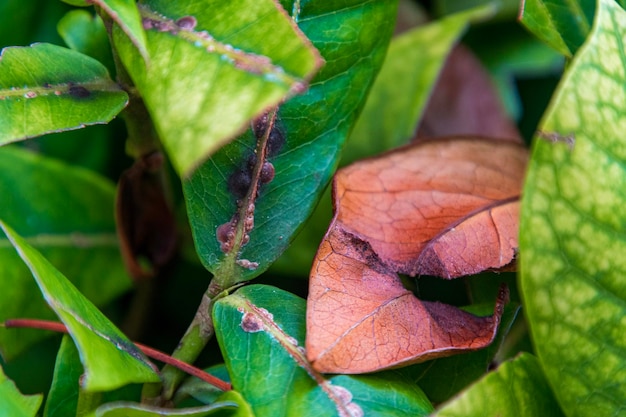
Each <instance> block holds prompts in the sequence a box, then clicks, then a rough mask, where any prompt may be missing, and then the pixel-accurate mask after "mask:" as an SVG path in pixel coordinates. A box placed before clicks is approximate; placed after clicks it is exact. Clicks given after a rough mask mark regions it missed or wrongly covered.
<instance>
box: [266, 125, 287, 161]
mask: <svg viewBox="0 0 626 417" xmlns="http://www.w3.org/2000/svg"><path fill="white" fill-rule="evenodd" d="M284 144H285V135H284V133H283V131H282V129H281V128H280V126H278V123H277V122H274V128H273V129H272V131H271V132H270V135H269V137H268V138H267V151H266V153H267V156H275V155H276V154H278V152H279V151H280V149H281V148H282V147H283V145H284Z"/></svg>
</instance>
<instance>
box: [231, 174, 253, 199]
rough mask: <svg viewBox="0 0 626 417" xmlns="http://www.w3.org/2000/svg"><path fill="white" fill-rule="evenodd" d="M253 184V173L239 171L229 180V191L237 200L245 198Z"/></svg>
mask: <svg viewBox="0 0 626 417" xmlns="http://www.w3.org/2000/svg"><path fill="white" fill-rule="evenodd" d="M251 184H252V171H251V170H249V169H246V170H237V171H235V172H233V173H232V175H231V176H230V177H229V178H228V190H229V191H230V193H231V194H232V195H234V196H235V197H236V198H243V197H244V196H245V195H246V194H247V193H248V189H250V185H251Z"/></svg>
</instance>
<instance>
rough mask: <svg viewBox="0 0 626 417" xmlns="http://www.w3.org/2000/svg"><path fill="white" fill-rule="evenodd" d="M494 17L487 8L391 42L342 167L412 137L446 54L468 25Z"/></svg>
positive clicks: (453, 17)
mask: <svg viewBox="0 0 626 417" xmlns="http://www.w3.org/2000/svg"><path fill="white" fill-rule="evenodd" d="M493 12H494V7H493V6H492V5H491V6H485V7H480V8H477V9H472V10H469V11H465V12H462V13H457V14H454V15H451V16H447V17H445V18H443V19H440V20H437V21H435V22H433V23H430V24H428V25H426V26H421V27H417V28H415V29H413V30H411V31H409V32H406V33H403V34H402V35H400V36H397V37H395V38H394V39H393V40H392V41H391V44H390V45H389V50H388V51H387V56H386V58H385V62H384V63H383V66H382V68H381V69H380V73H379V74H378V77H377V78H376V82H375V83H374V85H373V86H372V90H371V92H370V94H369V96H368V98H367V102H366V104H365V108H364V109H363V113H362V114H361V117H359V120H358V122H357V124H356V125H355V127H354V131H353V132H352V134H351V136H350V141H349V142H348V146H347V149H346V152H345V155H344V158H343V159H342V164H347V163H350V162H352V161H355V160H357V159H362V158H364V157H367V156H372V155H377V154H379V153H381V152H383V151H386V150H389V149H391V148H395V147H397V146H400V145H402V144H405V143H407V142H408V141H409V139H411V138H412V137H413V136H414V134H415V131H416V129H417V125H418V122H419V121H420V119H421V117H422V113H423V111H424V107H425V106H426V102H427V101H428V98H429V97H430V95H431V92H432V90H433V88H434V86H435V82H436V80H437V77H438V76H439V73H440V72H441V68H442V67H443V64H444V62H445V60H446V58H447V56H448V54H449V53H450V50H451V49H452V47H453V46H454V44H455V43H456V42H457V40H458V39H459V37H460V36H461V35H462V34H463V32H464V31H465V30H466V29H467V27H468V25H469V23H470V22H472V21H475V20H480V19H484V18H485V17H488V16H490V15H492V14H493Z"/></svg>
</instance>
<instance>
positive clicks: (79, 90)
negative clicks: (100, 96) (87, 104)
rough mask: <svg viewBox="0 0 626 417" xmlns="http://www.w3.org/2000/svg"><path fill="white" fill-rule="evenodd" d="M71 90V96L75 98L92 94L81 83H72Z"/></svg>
mask: <svg viewBox="0 0 626 417" xmlns="http://www.w3.org/2000/svg"><path fill="white" fill-rule="evenodd" d="M69 92H70V96H72V97H74V98H87V97H89V96H90V95H91V93H90V92H89V90H87V89H86V88H85V87H83V86H80V85H71V86H70V90H69Z"/></svg>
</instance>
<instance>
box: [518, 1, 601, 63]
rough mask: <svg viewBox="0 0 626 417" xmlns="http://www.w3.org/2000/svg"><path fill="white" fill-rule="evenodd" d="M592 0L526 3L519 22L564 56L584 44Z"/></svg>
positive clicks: (591, 18) (590, 17) (523, 4)
mask: <svg viewBox="0 0 626 417" xmlns="http://www.w3.org/2000/svg"><path fill="white" fill-rule="evenodd" d="M594 12H595V0H575V1H570V0H556V1H555V0H550V1H546V0H525V1H524V2H523V3H522V10H521V16H520V21H521V22H522V24H523V25H524V26H526V28H528V30H530V31H531V32H532V33H534V34H535V36H537V37H538V38H539V39H541V40H542V41H544V42H545V43H547V44H548V45H550V46H551V47H552V48H554V49H555V50H557V51H558V52H560V53H562V54H563V55H565V56H567V57H571V56H573V55H574V54H575V53H576V51H577V50H578V48H579V47H580V46H581V45H582V44H583V42H584V41H585V39H586V37H587V34H588V33H589V29H590V28H591V22H592V21H593V15H594Z"/></svg>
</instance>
